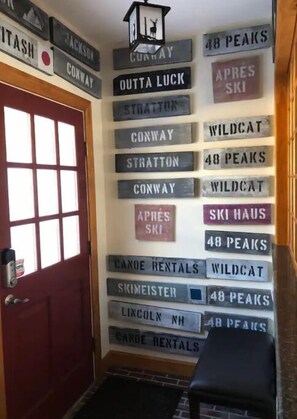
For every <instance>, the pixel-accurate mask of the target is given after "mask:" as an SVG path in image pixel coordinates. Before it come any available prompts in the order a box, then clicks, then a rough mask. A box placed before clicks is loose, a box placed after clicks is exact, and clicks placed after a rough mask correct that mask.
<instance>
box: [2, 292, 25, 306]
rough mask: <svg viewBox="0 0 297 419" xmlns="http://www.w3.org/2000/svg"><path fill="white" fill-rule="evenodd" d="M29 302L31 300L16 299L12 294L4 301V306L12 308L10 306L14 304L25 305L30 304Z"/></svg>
mask: <svg viewBox="0 0 297 419" xmlns="http://www.w3.org/2000/svg"><path fill="white" fill-rule="evenodd" d="M28 301H30V300H29V298H23V299H21V298H16V297H15V296H14V295H12V294H9V295H8V296H7V297H6V298H5V300H4V304H5V305H6V306H10V305H13V304H25V303H28Z"/></svg>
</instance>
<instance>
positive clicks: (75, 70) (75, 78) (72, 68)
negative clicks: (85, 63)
mask: <svg viewBox="0 0 297 419" xmlns="http://www.w3.org/2000/svg"><path fill="white" fill-rule="evenodd" d="M54 72H55V74H57V75H58V76H60V77H62V78H63V79H64V80H67V81H68V82H69V83H71V84H73V85H74V86H76V87H78V88H79V89H81V90H84V91H85V92H87V93H88V94H89V95H91V96H94V97H96V98H97V99H100V98H101V80H100V79H99V78H98V77H96V76H95V75H94V74H93V73H91V72H90V71H88V70H86V69H85V68H84V67H82V66H81V65H80V64H78V63H77V61H75V60H73V59H72V58H71V57H69V55H67V54H64V52H62V51H60V50H58V49H57V48H54Z"/></svg>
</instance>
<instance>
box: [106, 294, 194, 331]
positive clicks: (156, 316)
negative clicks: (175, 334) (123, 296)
mask: <svg viewBox="0 0 297 419" xmlns="http://www.w3.org/2000/svg"><path fill="white" fill-rule="evenodd" d="M108 316H109V317H110V318H111V319H114V320H119V321H122V322H123V321H124V322H130V323H141V324H147V325H150V326H158V327H166V328H168V329H178V330H184V331H187V332H195V333H201V317H202V316H201V313H197V312H193V311H184V310H174V309H170V308H164V307H155V306H148V305H142V304H132V303H124V302H122V301H109V302H108Z"/></svg>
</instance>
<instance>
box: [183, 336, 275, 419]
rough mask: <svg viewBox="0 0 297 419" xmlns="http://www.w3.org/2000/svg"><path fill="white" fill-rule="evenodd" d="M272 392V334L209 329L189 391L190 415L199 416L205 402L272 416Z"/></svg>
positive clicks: (273, 402) (194, 418)
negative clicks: (201, 406)
mask: <svg viewBox="0 0 297 419" xmlns="http://www.w3.org/2000/svg"><path fill="white" fill-rule="evenodd" d="M275 394H276V385H275V348H274V339H273V337H272V336H271V335H269V334H266V333H262V332H254V331H250V330H242V329H228V328H213V329H211V330H210V332H209V334H208V337H207V339H206V341H205V345H204V348H203V350H202V353H201V355H200V358H199V360H198V362H197V366H196V368H195V371H194V374H193V377H192V380H191V383H190V386H189V390H188V397H189V403H190V418H191V419H199V418H200V403H201V402H204V403H211V404H218V405H223V406H228V407H235V408H239V409H244V410H250V411H254V412H257V413H259V414H261V417H263V418H267V419H268V418H269V419H272V418H273V419H274V418H275Z"/></svg>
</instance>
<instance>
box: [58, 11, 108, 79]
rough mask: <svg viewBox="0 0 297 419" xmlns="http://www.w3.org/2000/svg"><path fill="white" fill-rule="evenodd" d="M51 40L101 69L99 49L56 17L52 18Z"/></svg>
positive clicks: (88, 63) (92, 66)
mask: <svg viewBox="0 0 297 419" xmlns="http://www.w3.org/2000/svg"><path fill="white" fill-rule="evenodd" d="M50 36H51V42H52V43H53V44H54V45H55V46H56V47H59V48H61V49H62V50H63V51H65V52H67V53H68V54H70V55H72V56H73V57H74V58H76V59H77V60H79V61H81V62H82V63H84V64H86V65H88V66H89V67H91V68H93V69H94V70H97V71H99V69H100V63H99V51H98V50H97V49H95V48H94V47H93V46H92V45H90V44H89V43H88V42H86V41H84V40H83V39H82V38H81V37H80V36H78V35H76V34H75V33H74V32H72V31H71V30H70V29H68V28H67V27H66V26H65V25H63V24H62V23H61V22H59V21H58V20H57V19H56V18H54V17H51V18H50Z"/></svg>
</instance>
